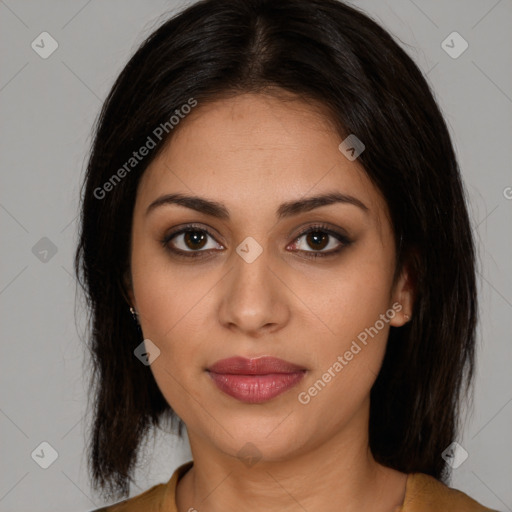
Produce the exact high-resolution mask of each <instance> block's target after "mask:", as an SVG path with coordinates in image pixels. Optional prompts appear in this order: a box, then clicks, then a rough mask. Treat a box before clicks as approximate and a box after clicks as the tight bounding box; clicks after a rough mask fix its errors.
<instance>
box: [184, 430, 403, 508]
mask: <svg viewBox="0 0 512 512" xmlns="http://www.w3.org/2000/svg"><path fill="white" fill-rule="evenodd" d="M359 427H362V425H357V424H356V425H354V426H353V428H351V429H350V431H347V429H343V430H342V431H340V432H338V433H337V434H336V435H334V436H333V437H331V438H330V439H329V440H328V441H326V442H324V443H322V444H320V445H318V446H314V447H312V448H311V447H310V448H309V449H306V448H305V447H304V448H303V449H300V448H298V447H294V448H296V454H295V455H293V456H290V455H289V456H288V457H286V458H282V457H281V458H280V459H279V460H266V459H265V458H262V459H260V460H257V461H252V464H251V463H249V462H248V461H245V462H244V461H242V460H241V459H240V458H237V457H236V456H235V457H233V456H228V455H226V454H225V453H224V452H221V451H219V450H218V449H216V448H215V447H214V446H212V445H211V444H208V443H206V442H205V441H204V438H203V437H200V436H196V435H194V434H193V433H191V432H189V440H190V446H191V450H192V455H193V459H194V465H193V466H192V468H191V469H190V470H189V471H188V472H187V473H186V474H185V475H184V476H183V478H182V479H181V480H180V482H179V484H178V487H177V491H176V502H177V506H178V510H179V512H187V511H189V510H191V509H192V510H193V509H195V510H197V511H199V512H206V511H208V512H220V511H223V512H224V511H226V510H244V509H245V508H247V504H248V503H249V504H250V508H251V510H265V511H267V512H272V511H279V512H288V511H290V512H291V511H294V512H295V511H297V510H300V509H301V508H302V509H303V510H309V511H311V510H322V511H324V512H329V511H333V512H334V511H336V512H339V511H340V510H343V511H344V512H355V511H360V510H372V511H376V512H377V511H378V512H393V511H394V510H395V509H396V508H397V507H400V506H401V505H402V503H403V500H404V495H405V484H406V480H407V475H406V474H404V473H400V472H398V471H395V470H393V469H390V468H387V467H385V466H382V465H380V464H378V463H377V462H376V461H375V460H374V458H373V456H372V454H371V452H370V450H369V445H368V435H367V432H368V423H367V422H366V424H365V428H359ZM361 432H366V435H361Z"/></svg>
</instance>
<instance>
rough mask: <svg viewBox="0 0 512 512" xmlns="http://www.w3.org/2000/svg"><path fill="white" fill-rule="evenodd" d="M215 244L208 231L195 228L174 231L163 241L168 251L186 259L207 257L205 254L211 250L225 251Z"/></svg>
mask: <svg viewBox="0 0 512 512" xmlns="http://www.w3.org/2000/svg"><path fill="white" fill-rule="evenodd" d="M209 239H211V240H213V242H210V241H209ZM214 242H215V239H214V237H213V236H212V235H211V234H210V233H209V232H208V231H206V230H205V229H202V228H201V229H199V228H196V227H194V226H189V227H185V228H183V229H180V230H178V231H174V232H172V233H170V234H169V235H167V236H166V237H165V238H164V239H163V240H162V241H161V243H162V245H163V247H164V248H165V249H167V250H168V251H170V252H172V253H174V254H176V255H178V256H186V257H203V256H206V254H204V253H209V252H210V251H211V250H218V249H223V247H222V246H221V245H220V244H217V243H214ZM208 244H210V245H208Z"/></svg>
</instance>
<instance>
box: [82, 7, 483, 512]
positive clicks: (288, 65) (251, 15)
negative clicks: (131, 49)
mask: <svg viewBox="0 0 512 512" xmlns="http://www.w3.org/2000/svg"><path fill="white" fill-rule="evenodd" d="M474 259H475V256H474V245H473V240H472V235H471V229H470V223H469V219H468V213H467V209H466V204H465V195H464V189H463V185H462V183H461V178H460V174H459V170H458V165H457V162H456V158H455V155H454V151H453V147H452V144H451V141H450V136H449V133H448V131H447V128H446V125H445V122H444V120H443V118H442V115H441V113H440V111H439V109H438V107H437V105H436V102H435V100H434V98H433V96H432V93H431V92H430V90H429V87H428V85H427V83H426V82H425V80H424V78H423V76H422V74H421V72H420V71H419V69H418V68H417V66H416V65H415V64H414V63H413V62H412V61H411V59H410V58H409V57H408V56H407V55H406V54H405V52H404V51H403V50H401V49H400V47H399V46H398V45H397V44H396V43H395V42H394V41H393V40H392V38H391V36H390V35H389V34H388V33H387V32H385V31H384V30H383V29H382V28H381V27H379V26H378V25H377V24H375V23H374V22H373V21H372V20H370V19H369V18H368V17H367V16H365V15H364V14H362V13H360V12H359V11H358V10H356V9H354V8H353V7H349V6H347V5H345V4H343V3H341V2H337V1H335V0H313V1H309V2H303V1H300V0H283V1H280V2H272V1H270V0H205V1H201V2H198V3H196V4H194V5H192V6H191V7H189V8H187V9H186V10H184V11H183V12H182V13H181V14H179V15H177V16H176V17H174V18H172V19H170V20H169V21H167V22H166V23H165V24H164V25H163V26H162V27H160V28H159V29H158V30H156V31H155V32H154V33H153V34H152V35H151V36H150V37H149V38H148V39H147V40H146V41H145V42H144V43H143V44H142V46H141V47H140V49H139V50H138V51H137V52H136V54H135V55H134V56H133V57H132V59H131V60H130V62H129V63H128V64H127V66H126V67H125V69H124V70H123V71H122V73H121V74H120V76H119V77H118V79H117V81H116V83H115V85H114V86H113V88H112V91H111V92H110V94H109V96H108V98H107V100H106V102H105V105H104V107H103V110H102V112H101V116H100V118H99V122H98V125H97V130H96V136H95V140H94V145H93V148H92V153H91V157H90V161H89V166H88V171H87V176H86V180H85V183H84V194H83V204H82V217H81V233H80V241H79V246H78V249H77V254H76V271H77V274H78V276H79V278H80V279H81V282H82V285H83V287H84V290H85V292H86V295H87V298H88V300H89V305H90V309H91V313H92V321H93V327H92V332H91V351H92V355H93V361H94V370H95V374H94V378H93V382H94V383H95V389H94V392H95V402H94V403H95V417H94V424H93V431H92V435H91V442H90V455H91V457H90V461H91V463H90V468H91V472H92V477H93V480H94V483H95V485H96V487H99V488H101V489H103V490H104V491H106V490H108V491H109V492H110V494H109V496H112V495H114V496H117V497H119V496H126V495H127V493H128V490H129V487H128V484H129V480H130V478H131V473H132V471H133V468H134V464H135V462H136V458H137V453H138V448H139V446H140V443H141V441H142V439H143V437H144V436H145V435H146V434H147V432H148V431H149V429H150V428H151V427H154V426H162V425H163V424H164V422H165V421H166V420H168V421H169V422H170V424H171V426H174V427H177V431H178V433H180V434H181V429H182V426H183V425H186V428H187V433H188V437H189V441H190V447H191V452H192V456H193V461H190V462H188V463H187V464H184V465H182V466H181V467H180V468H178V469H177V470H176V471H175V472H174V474H173V475H172V478H171V479H170V480H169V481H168V482H167V483H165V484H159V485H157V486H155V487H153V488H151V489H149V490H148V491H146V492H144V493H142V494H141V495H139V496H136V497H133V498H131V499H128V500H125V501H124V502H121V503H119V504H117V505H113V506H111V507H107V508H104V509H101V510H108V511H112V512H113V511H121V510H122V511H132V510H133V511H135V510H144V511H152V510H155V511H156V510H162V511H163V510H165V511H179V512H185V511H192V510H198V511H200V512H201V511H215V510H238V509H241V508H242V507H243V508H248V507H247V504H249V509H250V510H265V511H272V510H280V511H282V510H299V509H301V510H308V511H316V510H324V511H331V510H333V511H334V510H340V509H343V510H372V511H382V512H391V511H402V512H415V511H420V510H421V511H425V510H429V511H430V510H435V511H440V510H457V511H459V510H460V511H466V510H467V511H473V510H474V511H485V510H489V509H487V508H485V507H483V506H482V505H480V504H478V503H477V502H476V501H474V500H473V499H471V498H470V497H468V496H467V495H465V494H463V493H461V492H459V491H456V490H454V489H450V488H449V487H447V485H446V482H447V480H448V477H449V470H450V468H451V467H452V466H454V465H455V463H454V461H455V462H456V463H457V464H458V463H460V460H461V458H463V457H464V449H463V448H462V447H460V445H458V444H457V443H456V439H457V434H458V415H459V409H460V406H459V404H460V401H461V399H462V398H464V395H465V392H466V391H467V389H468V388H469V385H470V383H471V378H472V373H473V360H474V344H475V325H476V314H477V302H476V286H475V261H474ZM132 316H133V318H132ZM105 496H107V493H106V492H105Z"/></svg>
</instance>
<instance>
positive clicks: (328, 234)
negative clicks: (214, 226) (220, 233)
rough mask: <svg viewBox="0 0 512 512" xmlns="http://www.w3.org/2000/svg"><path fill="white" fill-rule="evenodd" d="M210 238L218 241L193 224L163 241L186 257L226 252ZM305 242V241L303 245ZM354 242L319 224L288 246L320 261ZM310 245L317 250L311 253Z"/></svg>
mask: <svg viewBox="0 0 512 512" xmlns="http://www.w3.org/2000/svg"><path fill="white" fill-rule="evenodd" d="M208 238H211V239H212V240H215V238H214V237H213V235H212V234H211V233H210V232H209V231H208V230H206V229H204V228H202V227H196V226H193V225H189V226H185V227H182V228H181V229H177V230H175V231H173V232H171V233H169V234H168V235H166V236H165V237H164V238H163V240H161V244H162V246H163V247H164V248H165V249H167V250H168V251H170V252H171V253H173V254H175V255H176V256H178V257H181V256H183V257H186V258H203V257H208V253H210V252H213V251H218V250H222V249H224V247H223V246H222V245H220V244H218V243H216V242H214V241H213V242H209V241H208ZM301 239H304V241H303V242H300V241H301ZM351 243H352V241H351V240H350V239H349V238H348V237H347V236H346V235H344V234H342V233H338V232H336V231H333V230H332V229H330V228H329V227H327V226H324V225H316V226H310V227H308V228H307V229H305V230H304V231H302V233H300V234H299V235H297V237H296V238H295V240H294V242H293V244H292V245H291V246H288V247H292V249H291V251H292V252H301V253H304V256H305V257H306V258H317V257H318V256H320V257H326V256H334V255H336V254H338V253H339V252H341V251H342V250H343V249H344V248H345V247H347V246H348V245H350V244H351ZM308 246H309V247H310V248H312V249H313V250H308V249H307V247H308ZM325 249H328V250H325ZM201 253H206V254H201Z"/></svg>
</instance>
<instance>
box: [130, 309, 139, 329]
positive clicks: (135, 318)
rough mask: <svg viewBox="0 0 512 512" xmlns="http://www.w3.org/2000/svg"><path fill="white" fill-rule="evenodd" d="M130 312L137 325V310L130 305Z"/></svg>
mask: <svg viewBox="0 0 512 512" xmlns="http://www.w3.org/2000/svg"><path fill="white" fill-rule="evenodd" d="M130 313H131V314H132V316H133V319H134V320H135V322H136V323H137V325H138V324H139V317H138V314H137V311H136V310H135V309H134V308H133V307H132V306H130Z"/></svg>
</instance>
